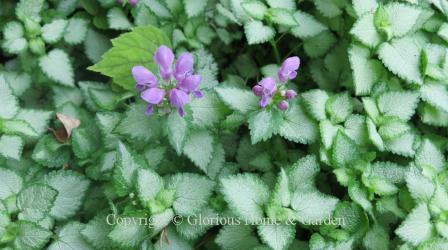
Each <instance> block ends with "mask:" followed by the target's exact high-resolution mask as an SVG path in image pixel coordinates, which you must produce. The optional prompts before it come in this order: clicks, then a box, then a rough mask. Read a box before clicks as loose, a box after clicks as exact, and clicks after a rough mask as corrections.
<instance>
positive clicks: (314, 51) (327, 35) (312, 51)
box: [303, 30, 336, 58]
mask: <svg viewBox="0 0 448 250" xmlns="http://www.w3.org/2000/svg"><path fill="white" fill-rule="evenodd" d="M335 43H336V38H335V36H334V35H333V33H331V32H330V31H328V30H324V31H322V32H320V33H319V34H318V35H316V36H313V37H310V38H307V39H306V40H305V41H304V43H303V48H304V49H305V53H306V54H307V55H308V56H310V57H311V58H316V57H320V56H323V55H325V53H327V52H328V50H329V49H330V48H331V47H332V46H333V45H334V44H335Z"/></svg>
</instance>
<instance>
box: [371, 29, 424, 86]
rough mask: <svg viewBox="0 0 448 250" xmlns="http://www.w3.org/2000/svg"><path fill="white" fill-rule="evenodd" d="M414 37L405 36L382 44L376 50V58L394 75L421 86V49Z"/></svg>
mask: <svg viewBox="0 0 448 250" xmlns="http://www.w3.org/2000/svg"><path fill="white" fill-rule="evenodd" d="M416 39H418V38H415V37H412V36H406V37H403V38H398V39H394V40H392V41H391V42H387V43H383V44H381V45H380V46H379V48H378V57H379V58H380V59H381V61H382V62H383V64H384V65H385V66H386V67H387V68H388V69H389V70H390V71H392V73H394V74H395V75H397V76H399V77H400V78H402V79H404V80H406V81H407V82H409V83H416V84H422V83H423V78H422V75H421V73H420V54H421V50H422V49H421V47H420V45H419V44H418V43H419V42H420V41H416Z"/></svg>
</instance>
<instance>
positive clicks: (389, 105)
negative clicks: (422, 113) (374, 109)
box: [377, 91, 419, 121]
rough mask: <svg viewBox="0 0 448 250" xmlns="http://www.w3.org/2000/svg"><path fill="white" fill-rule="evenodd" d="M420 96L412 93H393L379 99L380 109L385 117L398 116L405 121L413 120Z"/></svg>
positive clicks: (382, 95) (387, 93) (383, 95)
mask: <svg viewBox="0 0 448 250" xmlns="http://www.w3.org/2000/svg"><path fill="white" fill-rule="evenodd" d="M418 102H419V95H418V93H416V92H412V91H391V92H386V93H384V94H381V95H380V96H379V97H378V101H377V103H378V109H379V110H380V111H381V113H382V114H383V115H386V116H396V117H398V118H400V119H401V120H403V121H407V120H409V119H411V117H412V115H413V114H414V112H415V109H416V108H417V104H418Z"/></svg>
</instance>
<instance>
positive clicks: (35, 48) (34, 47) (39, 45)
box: [30, 38, 45, 56]
mask: <svg viewBox="0 0 448 250" xmlns="http://www.w3.org/2000/svg"><path fill="white" fill-rule="evenodd" d="M30 51H31V52H32V53H34V54H36V55H39V56H40V55H43V54H45V44H44V42H43V41H42V39H40V38H35V39H32V40H31V41H30Z"/></svg>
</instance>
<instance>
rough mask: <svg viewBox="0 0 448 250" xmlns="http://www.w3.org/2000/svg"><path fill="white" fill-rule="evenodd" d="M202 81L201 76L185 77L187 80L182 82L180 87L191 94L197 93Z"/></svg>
mask: <svg viewBox="0 0 448 250" xmlns="http://www.w3.org/2000/svg"><path fill="white" fill-rule="evenodd" d="M201 80H202V78H201V76H200V75H191V76H187V77H185V79H183V80H182V82H180V83H179V85H178V87H179V88H180V89H181V90H183V91H185V92H187V93H189V92H191V91H195V90H196V89H198V87H199V84H200V83H201Z"/></svg>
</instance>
